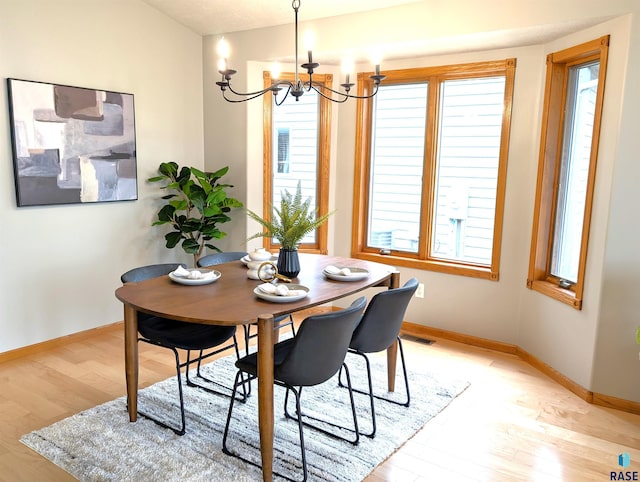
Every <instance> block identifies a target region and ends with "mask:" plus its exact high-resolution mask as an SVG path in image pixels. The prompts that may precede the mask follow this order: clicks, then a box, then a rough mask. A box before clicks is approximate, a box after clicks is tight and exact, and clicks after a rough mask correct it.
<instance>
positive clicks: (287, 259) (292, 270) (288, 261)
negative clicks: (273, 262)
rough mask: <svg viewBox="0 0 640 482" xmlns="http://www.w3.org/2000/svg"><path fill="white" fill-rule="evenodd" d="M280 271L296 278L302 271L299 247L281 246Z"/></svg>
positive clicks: (284, 274)
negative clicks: (288, 247)
mask: <svg viewBox="0 0 640 482" xmlns="http://www.w3.org/2000/svg"><path fill="white" fill-rule="evenodd" d="M278 273H280V274H281V275H283V276H286V277H287V278H295V277H296V276H298V273H300V259H298V250H297V249H284V248H280V254H279V255H278Z"/></svg>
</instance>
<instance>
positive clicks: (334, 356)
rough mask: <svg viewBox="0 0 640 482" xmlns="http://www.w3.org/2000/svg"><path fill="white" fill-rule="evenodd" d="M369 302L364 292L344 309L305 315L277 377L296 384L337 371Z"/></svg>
mask: <svg viewBox="0 0 640 482" xmlns="http://www.w3.org/2000/svg"><path fill="white" fill-rule="evenodd" d="M366 304H367V299H366V298H365V297H364V296H361V297H360V298H358V299H357V300H355V301H354V302H353V303H351V306H349V307H348V308H345V309H344V310H340V311H333V312H331V313H325V314H321V315H314V316H310V317H308V318H305V320H304V321H303V322H302V323H301V325H300V328H299V329H298V331H297V333H296V336H295V338H293V340H292V343H293V346H292V348H291V350H290V351H289V352H288V354H287V356H286V357H285V358H284V360H282V362H281V363H276V366H275V368H274V378H275V379H276V380H280V381H282V382H285V383H288V384H289V385H293V386H312V385H318V384H320V383H322V382H325V381H326V380H328V379H329V378H331V377H332V376H333V375H335V374H336V373H337V372H338V370H339V369H340V367H341V366H342V364H343V363H344V359H345V357H346V356H347V350H348V349H349V341H350V340H351V336H352V335H353V330H354V329H355V327H356V326H357V325H358V323H359V321H360V318H361V316H362V311H363V310H364V307H365V306H366Z"/></svg>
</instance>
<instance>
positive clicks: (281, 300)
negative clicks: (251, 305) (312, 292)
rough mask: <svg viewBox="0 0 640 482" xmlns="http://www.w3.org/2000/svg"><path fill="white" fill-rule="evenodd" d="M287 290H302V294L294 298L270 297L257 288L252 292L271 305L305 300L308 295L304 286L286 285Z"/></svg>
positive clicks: (307, 289)
mask: <svg viewBox="0 0 640 482" xmlns="http://www.w3.org/2000/svg"><path fill="white" fill-rule="evenodd" d="M287 288H289V289H290V290H303V291H304V294H300V295H295V296H280V295H270V294H268V293H265V292H264V291H262V290H261V289H260V288H258V287H256V288H254V290H253V292H254V294H255V295H256V296H257V297H258V298H260V299H263V300H265V301H271V302H272V303H291V302H292V301H298V300H301V299H302V298H306V296H307V295H308V294H309V288H307V287H306V286H302V285H287Z"/></svg>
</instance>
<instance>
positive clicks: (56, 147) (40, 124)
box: [7, 79, 138, 206]
mask: <svg viewBox="0 0 640 482" xmlns="http://www.w3.org/2000/svg"><path fill="white" fill-rule="evenodd" d="M7 90H8V93H9V117H10V122H11V143H12V147H13V167H14V175H15V185H16V198H17V203H18V206H39V205H49V204H75V203H95V202H108V201H130V200H135V199H137V198H138V182H137V166H136V135H135V118H134V104H133V94H124V93H120V92H110V91H106V90H95V89H87V88H83V87H72V86H68V85H58V84H49V83H45V82H35V81H28V80H20V79H7Z"/></svg>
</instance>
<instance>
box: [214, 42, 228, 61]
mask: <svg viewBox="0 0 640 482" xmlns="http://www.w3.org/2000/svg"><path fill="white" fill-rule="evenodd" d="M216 50H217V52H218V56H220V57H221V58H223V59H228V58H229V56H230V55H231V47H230V46H229V42H227V41H226V40H225V38H224V37H222V38H221V39H220V41H219V42H218V46H217V47H216Z"/></svg>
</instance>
